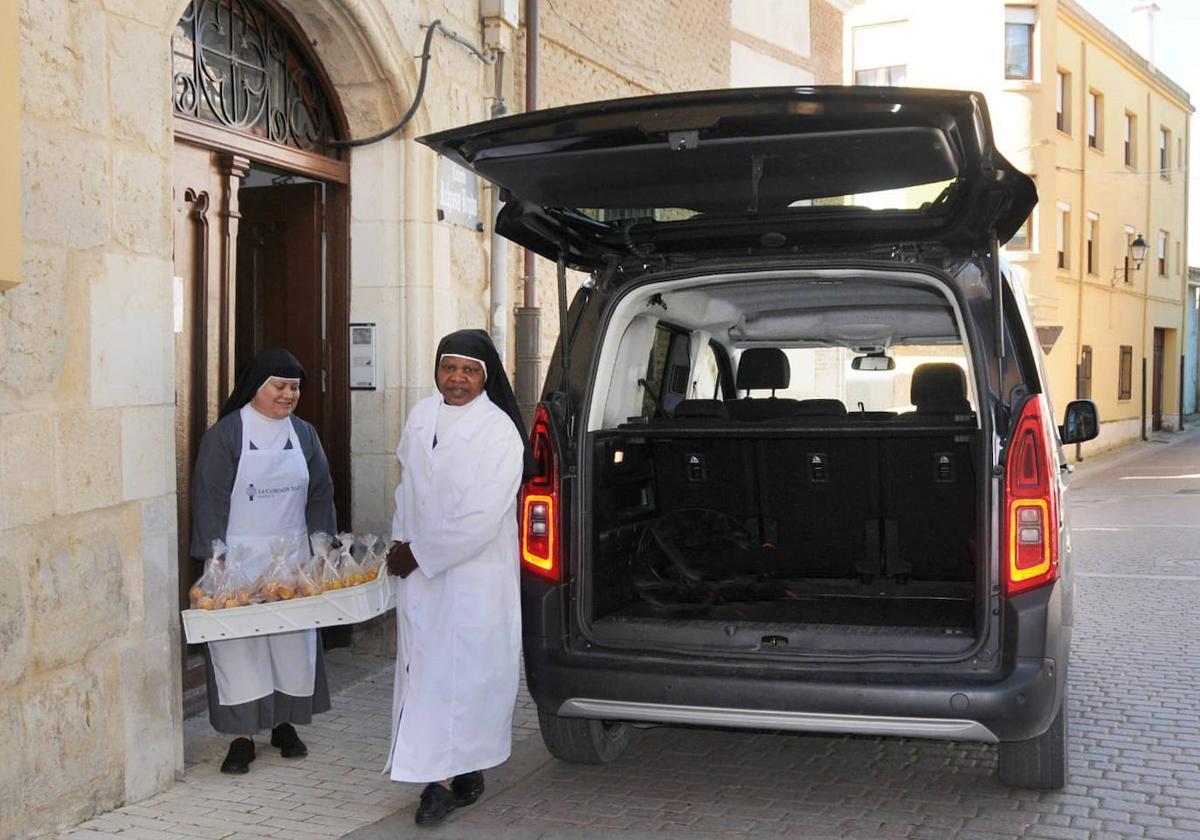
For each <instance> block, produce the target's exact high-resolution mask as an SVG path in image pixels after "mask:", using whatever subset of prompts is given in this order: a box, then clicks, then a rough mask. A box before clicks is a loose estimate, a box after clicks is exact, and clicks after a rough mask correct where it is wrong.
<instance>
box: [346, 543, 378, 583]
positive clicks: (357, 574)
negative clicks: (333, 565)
mask: <svg viewBox="0 0 1200 840" xmlns="http://www.w3.org/2000/svg"><path fill="white" fill-rule="evenodd" d="M338 570H339V571H340V572H341V574H342V580H343V581H344V582H345V584H346V586H360V585H362V584H364V583H366V582H367V581H368V580H370V578H368V577H367V573H366V572H365V571H364V570H363V567H362V565H361V564H360V563H359V562H358V561H357V560H355V559H354V543H352V542H344V541H343V543H342V555H341V557H340V558H339V560H338Z"/></svg>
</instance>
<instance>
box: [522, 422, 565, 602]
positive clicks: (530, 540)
mask: <svg viewBox="0 0 1200 840" xmlns="http://www.w3.org/2000/svg"><path fill="white" fill-rule="evenodd" d="M529 443H530V446H531V448H532V450H533V460H534V463H535V464H536V465H537V472H536V474H535V475H534V476H533V477H532V478H530V479H529V480H528V481H526V482H525V485H524V486H523V487H522V488H521V562H522V563H523V564H524V566H525V568H527V569H528V570H529V571H531V572H533V573H535V574H538V575H541V576H542V577H546V578H550V579H551V580H559V579H560V576H561V574H562V560H561V549H560V545H559V542H560V540H559V530H558V507H559V492H558V459H557V458H556V457H555V454H554V443H553V441H552V440H551V439H550V415H549V414H548V413H547V412H546V407H545V406H544V405H538V407H537V411H536V412H535V413H534V415H533V430H532V431H531V432H530V433H529Z"/></svg>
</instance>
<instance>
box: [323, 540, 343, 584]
mask: <svg viewBox="0 0 1200 840" xmlns="http://www.w3.org/2000/svg"><path fill="white" fill-rule="evenodd" d="M341 558H342V555H341V553H340V552H339V550H338V549H336V548H331V549H330V550H329V554H327V555H326V557H325V563H324V565H323V567H322V569H321V590H322V591H323V592H333V591H335V590H338V589H345V588H346V579H345V578H344V577H343V576H342V563H341Z"/></svg>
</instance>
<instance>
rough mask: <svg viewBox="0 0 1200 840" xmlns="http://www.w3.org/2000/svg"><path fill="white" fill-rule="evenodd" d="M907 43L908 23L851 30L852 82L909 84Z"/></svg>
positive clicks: (860, 83)
mask: <svg viewBox="0 0 1200 840" xmlns="http://www.w3.org/2000/svg"><path fill="white" fill-rule="evenodd" d="M908 43H909V39H908V21H904V20H896V21H889V22H887V23H875V24H871V25H869V26H856V27H854V31H853V49H854V83H855V84H856V85H886V86H898V85H904V84H905V83H906V82H907V81H908Z"/></svg>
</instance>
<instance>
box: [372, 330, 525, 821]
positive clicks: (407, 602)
mask: <svg viewBox="0 0 1200 840" xmlns="http://www.w3.org/2000/svg"><path fill="white" fill-rule="evenodd" d="M435 375H436V381H437V387H438V392H439V393H438V394H436V395H434V396H431V397H427V398H425V399H423V400H421V401H420V402H419V403H417V404H416V406H414V407H413V410H412V412H411V413H410V414H409V416H408V421H407V423H406V424H405V426H404V431H403V433H402V435H401V437H400V445H399V447H398V448H397V450H396V457H397V458H399V460H400V467H401V471H400V476H401V477H400V484H399V486H397V487H396V515H395V519H394V520H393V522H392V538H393V539H394V540H396V543H395V544H394V545H393V546H392V547H391V549H390V551H389V553H388V570H389V571H390V572H391V573H392V574H393V575H397V576H399V577H400V578H401V580H400V581H398V585H397V594H396V634H397V645H396V684H395V694H394V700H393V709H392V746H391V749H390V750H389V753H388V764H387V769H389V770H390V772H391V777H392V779H393V780H395V781H399V782H427V783H428V784H427V785H426V786H425V789H424V791H423V792H422V794H421V802H420V805H419V806H418V808H417V812H416V821H417V823H418V824H420V825H429V824H433V823H436V822H439V821H440V820H442V819H443V818H444V817H445V816H446V814H448V813H449V812H450V811H451V810H453V809H454V808H457V807H462V806H465V805H470V804H471V803H472V802H474V801H476V800H477V799H478V798H479V796H480V794H482V792H483V772H482V771H483V770H485V769H487V768H489V767H495V766H496V765H498V764H501V763H502V762H504V761H506V760H507V759H508V757H509V755H510V754H511V751H512V736H511V729H512V714H513V703H514V701H515V699H516V695H517V681H518V668H519V665H518V657H519V652H520V645H521V616H520V600H519V577H518V576H519V569H518V560H517V514H516V505H517V493H518V490H519V488H520V485H521V478H522V474H523V473H524V472H525V471H526V468H527V467H531V466H532V459H531V458H530V457H529V445H528V442H527V441H526V438H525V431H524V428H523V427H522V423H521V417H520V414H519V413H518V411H517V404H516V399H515V398H514V397H513V393H512V388H511V387H510V386H509V384H508V377H507V375H506V374H505V372H504V367H503V365H502V364H501V363H500V359H499V357H498V355H497V354H496V350H495V347H494V346H493V345H492V342H491V339H490V338H488V335H487V333H485V332H483V331H482V330H461V331H459V332H455V333H451V334H450V335H448V336H446V337H445V338H443V339H442V341H441V343H440V344H439V345H438V350H437V357H436V360H435Z"/></svg>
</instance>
